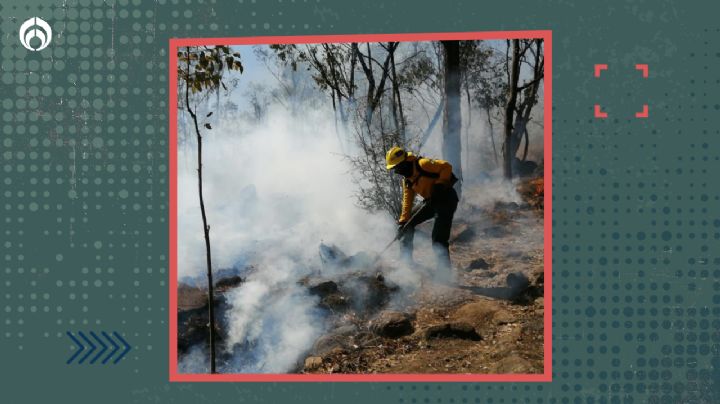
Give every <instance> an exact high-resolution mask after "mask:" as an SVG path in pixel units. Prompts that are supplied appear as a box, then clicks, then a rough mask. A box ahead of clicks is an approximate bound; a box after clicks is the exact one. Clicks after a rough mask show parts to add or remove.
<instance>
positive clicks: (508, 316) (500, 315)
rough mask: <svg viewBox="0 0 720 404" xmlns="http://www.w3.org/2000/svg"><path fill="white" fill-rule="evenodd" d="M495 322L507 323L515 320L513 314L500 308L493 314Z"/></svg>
mask: <svg viewBox="0 0 720 404" xmlns="http://www.w3.org/2000/svg"><path fill="white" fill-rule="evenodd" d="M493 321H494V322H495V324H509V323H514V322H515V316H513V315H512V313H510V312H509V311H507V310H504V309H500V310H498V311H496V312H495V314H493Z"/></svg>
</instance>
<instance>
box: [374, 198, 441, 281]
mask: <svg viewBox="0 0 720 404" xmlns="http://www.w3.org/2000/svg"><path fill="white" fill-rule="evenodd" d="M427 203H428V202H427V200H425V201H423V203H422V205H420V207H419V208H418V210H417V211H416V212H415V213H413V215H412V216H411V217H410V220H408V221H407V222H405V224H404V225H403V227H402V230H403V231H405V228H406V227H407V226H408V225H409V224H410V223H412V221H413V219H415V216H417V215H418V213H420V211H421V210H422V209H423V208H424V207H425V205H426V204H427ZM402 233H403V232H400V231H399V232H398V234H396V235H395V237H394V238H393V239H392V240H390V242H389V243H388V245H386V246H385V248H383V250H382V251H380V253H379V254H378V255H377V256H376V257H375V259H374V260H373V262H372V264H370V266H371V267H374V266H375V264H377V262H378V261H380V257H382V255H383V254H385V251H387V250H388V249H389V248H390V246H392V245H393V244H394V243H395V242H396V241H398V240H399V239H400V235H401V234H402Z"/></svg>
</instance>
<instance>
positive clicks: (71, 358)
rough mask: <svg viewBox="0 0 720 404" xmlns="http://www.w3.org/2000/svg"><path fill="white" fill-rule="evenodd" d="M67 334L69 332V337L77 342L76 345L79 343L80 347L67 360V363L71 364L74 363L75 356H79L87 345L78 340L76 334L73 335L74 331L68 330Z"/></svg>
mask: <svg viewBox="0 0 720 404" xmlns="http://www.w3.org/2000/svg"><path fill="white" fill-rule="evenodd" d="M66 334H67V336H68V337H70V339H71V340H73V342H74V343H75V345H77V347H78V350H77V351H75V353H74V354H73V356H71V357H70V359H68V360H67V362H65V363H66V364H68V365H69V364H71V363H72V361H74V360H75V358H77V356H78V355H80V352H82V351H83V349H85V347H84V346H83V344H81V343H80V341H78V340H77V338H75V336H74V335H72V333H71V332H70V331H67V332H66Z"/></svg>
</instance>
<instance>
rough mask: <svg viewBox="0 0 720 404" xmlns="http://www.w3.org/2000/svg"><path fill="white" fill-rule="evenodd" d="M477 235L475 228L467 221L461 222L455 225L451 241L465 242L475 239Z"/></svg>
mask: <svg viewBox="0 0 720 404" xmlns="http://www.w3.org/2000/svg"><path fill="white" fill-rule="evenodd" d="M475 235H476V233H475V229H473V228H472V227H471V226H469V225H468V224H467V223H459V224H457V225H454V226H453V230H452V234H451V236H450V241H452V242H461V243H464V242H467V241H471V240H472V239H474V238H475Z"/></svg>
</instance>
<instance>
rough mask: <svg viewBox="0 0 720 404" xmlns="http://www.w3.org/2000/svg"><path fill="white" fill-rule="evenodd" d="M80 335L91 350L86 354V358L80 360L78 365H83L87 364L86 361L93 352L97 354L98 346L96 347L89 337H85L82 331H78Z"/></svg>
mask: <svg viewBox="0 0 720 404" xmlns="http://www.w3.org/2000/svg"><path fill="white" fill-rule="evenodd" d="M78 334H80V338H82V339H83V340H85V342H86V343H87V344H88V345H90V350H89V351H88V352H87V353H86V354H85V356H83V357H82V358H80V360H79V361H78V364H80V365H82V363H83V362H85V359H87V358H88V356H90V355H91V354H92V353H93V352H95V348H96V346H95V344H93V343H92V341H90V340H89V339H88V337H86V336H85V334H83V333H82V331H78Z"/></svg>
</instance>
